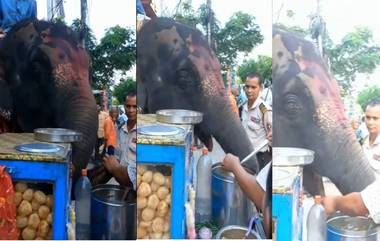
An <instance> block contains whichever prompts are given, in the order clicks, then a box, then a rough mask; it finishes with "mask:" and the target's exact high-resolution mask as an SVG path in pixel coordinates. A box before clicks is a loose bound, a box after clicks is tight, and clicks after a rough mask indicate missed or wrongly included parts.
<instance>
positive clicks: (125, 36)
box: [90, 26, 136, 89]
mask: <svg viewBox="0 0 380 241" xmlns="http://www.w3.org/2000/svg"><path fill="white" fill-rule="evenodd" d="M90 55H91V57H92V79H93V82H94V87H97V88H102V89H103V88H107V87H109V86H111V85H112V84H113V83H114V80H115V78H116V76H115V72H116V71H119V72H121V74H122V75H123V74H125V72H126V71H128V70H129V69H130V68H131V67H132V66H133V65H134V64H135V62H136V41H135V38H134V31H133V30H131V29H128V28H123V27H120V26H115V27H112V28H110V29H108V30H107V32H106V34H105V36H104V37H103V38H102V39H101V40H100V43H99V44H98V45H96V46H95V48H94V49H93V50H92V51H91V50H90Z"/></svg>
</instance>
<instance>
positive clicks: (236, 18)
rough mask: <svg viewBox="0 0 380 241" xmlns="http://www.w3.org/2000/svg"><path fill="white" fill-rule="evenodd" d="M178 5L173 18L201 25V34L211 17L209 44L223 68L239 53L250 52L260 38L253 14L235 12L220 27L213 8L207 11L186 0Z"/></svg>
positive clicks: (260, 40) (233, 61)
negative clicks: (178, 7) (179, 8)
mask: <svg viewBox="0 0 380 241" xmlns="http://www.w3.org/2000/svg"><path fill="white" fill-rule="evenodd" d="M180 7H181V9H182V11H180V13H177V14H176V15H174V19H175V20H176V21H180V22H183V23H186V24H188V25H191V26H193V27H200V31H202V32H203V33H204V34H205V33H206V32H207V31H206V29H207V25H208V21H210V20H211V33H210V34H211V43H210V45H211V48H213V49H214V51H215V54H216V55H217V57H218V59H219V61H220V63H221V65H222V68H223V69H226V68H227V67H230V66H232V65H235V64H236V62H237V56H238V54H239V53H249V52H251V51H252V49H253V48H255V47H256V46H257V45H259V44H261V43H262V42H263V39H264V37H263V35H262V34H261V31H260V27H259V26H258V25H257V24H256V23H255V17H254V16H252V15H250V14H246V13H243V12H240V11H239V12H236V13H234V14H233V15H232V17H231V18H230V19H229V21H228V22H227V23H226V24H225V25H224V26H223V27H222V26H221V23H220V22H219V21H218V19H217V18H216V17H215V13H214V12H213V11H212V10H211V12H210V14H209V12H208V9H207V5H206V4H202V5H201V6H200V7H199V8H198V10H197V11H195V10H194V9H193V8H192V6H191V4H190V1H188V0H187V1H183V2H181V6H180Z"/></svg>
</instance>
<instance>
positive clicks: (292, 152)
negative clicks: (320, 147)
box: [272, 147, 314, 166]
mask: <svg viewBox="0 0 380 241" xmlns="http://www.w3.org/2000/svg"><path fill="white" fill-rule="evenodd" d="M272 155H273V162H272V164H273V166H304V165H308V164H311V163H312V162H313V161H314V151H311V150H308V149H303V148H294V147H274V148H273V153H272Z"/></svg>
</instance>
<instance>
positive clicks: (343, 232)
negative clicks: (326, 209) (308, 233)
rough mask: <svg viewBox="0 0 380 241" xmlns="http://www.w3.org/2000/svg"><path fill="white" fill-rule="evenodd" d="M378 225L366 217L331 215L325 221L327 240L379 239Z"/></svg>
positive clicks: (356, 240) (363, 240)
mask: <svg viewBox="0 0 380 241" xmlns="http://www.w3.org/2000/svg"><path fill="white" fill-rule="evenodd" d="M378 233H379V226H378V225H376V224H375V223H374V222H373V221H372V219H369V218H366V217H349V216H333V217H330V218H329V219H328V221H327V241H376V240H380V236H379V234H378Z"/></svg>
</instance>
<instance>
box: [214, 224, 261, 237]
mask: <svg viewBox="0 0 380 241" xmlns="http://www.w3.org/2000/svg"><path fill="white" fill-rule="evenodd" d="M247 231H248V229H247V228H246V227H242V226H237V225H229V226H226V227H224V228H222V229H221V230H219V232H218V233H217V234H216V236H215V239H243V238H244V235H245V234H246V233H247ZM259 237H260V236H259V235H258V233H256V232H255V231H254V230H251V232H250V234H249V235H248V237H247V239H259Z"/></svg>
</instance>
